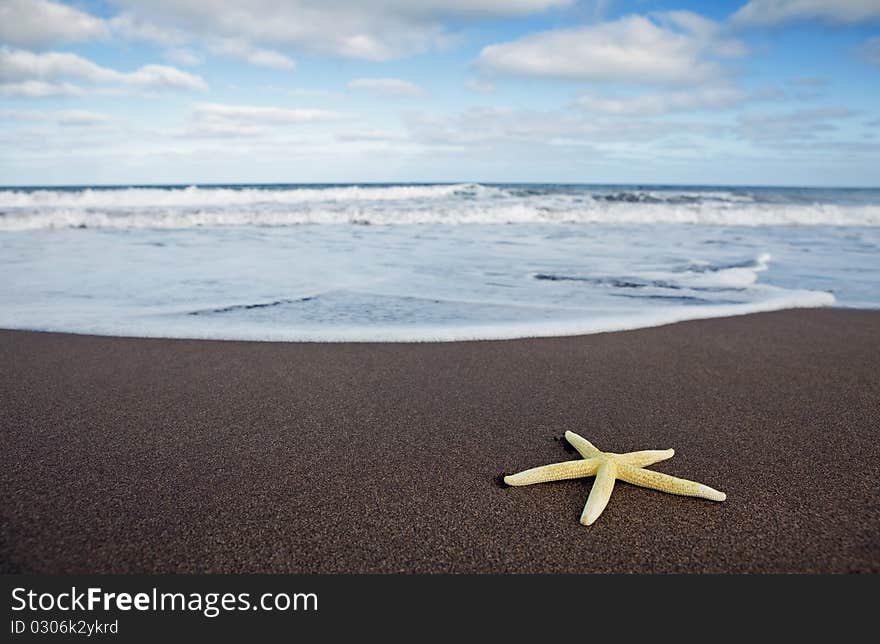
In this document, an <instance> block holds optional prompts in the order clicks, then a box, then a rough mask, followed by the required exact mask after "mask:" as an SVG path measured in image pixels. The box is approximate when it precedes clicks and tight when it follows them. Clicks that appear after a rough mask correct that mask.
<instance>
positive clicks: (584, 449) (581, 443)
mask: <svg viewBox="0 0 880 644" xmlns="http://www.w3.org/2000/svg"><path fill="white" fill-rule="evenodd" d="M565 440H567V441H568V442H569V443H570V444H571V446H572V447H574V448H575V449H576V450H577V451H578V453H579V454H580V455H581V456H583V457H584V458H593V457H594V456H599V454H601V453H602V452H600V451H599V450H598V449H597V448H596V446H595V445H593V444H592V443H591V442H590V441H588V440H587V439H586V438H584V437H583V436H578V435H577V434H575V433H574V432H565Z"/></svg>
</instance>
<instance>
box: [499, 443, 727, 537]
mask: <svg viewBox="0 0 880 644" xmlns="http://www.w3.org/2000/svg"><path fill="white" fill-rule="evenodd" d="M565 439H566V440H567V441H568V442H569V443H571V445H572V446H573V447H574V448H575V449H576V450H577V451H578V452H579V453H580V455H581V456H583V458H582V459H579V460H576V461H566V462H564V463H553V464H551V465H542V466H541V467H533V468H532V469H530V470H525V471H523V472H519V473H518V474H510V475H508V476H505V477H504V482H505V483H507V484H508V485H531V484H533V483H544V482H546V481H563V480H565V479H579V478H583V477H586V476H595V477H596V481H595V482H594V483H593V489H592V490H590V496H589V498H588V499H587V505H586V506H584V511H583V514H581V523H582V524H584V525H591V524H592V523H593V522H594V521H595V520H596V519H598V518H599V515H600V514H602V511H603V510H604V509H605V506H606V505H608V499H610V498H611V491H612V490H614V481H615V480H616V479H620V480H621V481H626V482H627V483H632V484H633V485H640V486H642V487H647V488H651V489H653V490H660V491H661V492H669V493H670V494H680V495H681V496H698V497H701V498H703V499H710V500H712V501H723V500H724V499H726V498H727V495H726V494H725V493H724V492H719V491H718V490H714V489H712V488H711V487H709V486H708V485H703V484H702V483H696V482H694V481H688V480H687V479H679V478H676V477H674V476H669V475H668V474H663V473H661V472H654V471H653V470H646V469H644V468H645V466H646V465H651V464H653V463H658V462H660V461H665V460H666V459H667V458H672V456H673V455H674V454H675V450H672V449H652V450H644V451H641V452H628V453H626V454H615V453H614V452H601V451H599V450H598V449H597V448H596V446H595V445H593V444H592V443H591V442H590V441H588V440H587V439H586V438H583V437H582V436H578V435H577V434H575V433H574V432H565Z"/></svg>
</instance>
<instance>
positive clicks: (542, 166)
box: [0, 0, 880, 186]
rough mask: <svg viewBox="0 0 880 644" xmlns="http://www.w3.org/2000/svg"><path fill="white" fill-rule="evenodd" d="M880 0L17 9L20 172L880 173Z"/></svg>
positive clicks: (8, 121) (497, 177) (166, 3)
mask: <svg viewBox="0 0 880 644" xmlns="http://www.w3.org/2000/svg"><path fill="white" fill-rule="evenodd" d="M878 135H880V0H836V1H835V2H826V1H823V0H739V1H735V2H734V1H731V2H723V1H722V2H684V1H679V2H673V1H663V2H659V1H658V2H651V1H648V0H642V1H630V2H624V1H619V2H618V1H614V0H605V1H581V2H577V1H574V0H421V1H419V2H416V1H410V0H374V1H373V2H366V1H361V2H357V1H354V0H323V1H321V0H103V1H71V2H65V3H61V2H49V1H47V0H0V184H4V185H42V184H127V183H195V182H200V183H224V182H235V183H238V182H294V183H296V182H347V181H485V182H519V181H526V182H528V181H537V182H545V181H546V182H575V183H676V184H761V185H767V184H770V185H841V186H846V185H857V186H858V185H861V186H878V185H880V171H878V170H877V168H880V136H878Z"/></svg>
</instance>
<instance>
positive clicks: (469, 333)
mask: <svg viewBox="0 0 880 644" xmlns="http://www.w3.org/2000/svg"><path fill="white" fill-rule="evenodd" d="M0 275H2V276H3V278H2V280H0V327H2V328H7V329H32V330H45V331H67V332H75V333H93V334H108V335H123V336H139V337H177V338H218V339H247V340H280V341H446V340H476V339H504V338H517V337H535V336H556V335H573V334H582V333H596V332H602V331H614V330H623V329H634V328H640V327H648V326H656V325H660V324H667V323H671V322H676V321H682V320H690V319H700V318H710V317H720V316H729V315H740V314H744V313H750V312H757V311H769V310H776V309H784V308H797V307H819V306H841V307H861V308H878V307H880V189H817V188H763V187H762V188H756V187H725V186H712V187H706V186H698V187H697V186H637V185H615V186H606V185H555V184H516V185H501V184H491V185H489V184H476V183H462V184H419V185H415V184H382V185H379V184H364V185H355V184H338V185H326V184H321V185H293V184H290V185H288V184H284V185H198V186H194V185H193V186H120V187H94V186H92V187H89V186H78V187H65V188H57V187H26V188H25V187H17V188H0Z"/></svg>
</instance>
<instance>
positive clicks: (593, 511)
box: [581, 460, 617, 525]
mask: <svg viewBox="0 0 880 644" xmlns="http://www.w3.org/2000/svg"><path fill="white" fill-rule="evenodd" d="M616 475H617V466H616V465H615V464H614V463H613V462H612V461H610V460H606V461H605V462H603V463H602V464H601V465H600V466H599V471H598V472H597V473H596V481H595V483H593V489H592V490H590V496H589V498H588V499H587V504H586V505H585V506H584V511H583V513H582V514H581V523H582V524H583V525H592V523H593V522H594V521H595V520H596V519H598V518H599V515H600V514H602V511H603V510H604V509H605V506H606V505H608V499H610V498H611V492H612V491H613V490H614V479H615V477H616Z"/></svg>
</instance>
